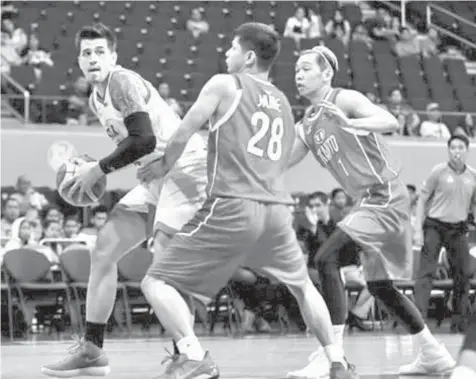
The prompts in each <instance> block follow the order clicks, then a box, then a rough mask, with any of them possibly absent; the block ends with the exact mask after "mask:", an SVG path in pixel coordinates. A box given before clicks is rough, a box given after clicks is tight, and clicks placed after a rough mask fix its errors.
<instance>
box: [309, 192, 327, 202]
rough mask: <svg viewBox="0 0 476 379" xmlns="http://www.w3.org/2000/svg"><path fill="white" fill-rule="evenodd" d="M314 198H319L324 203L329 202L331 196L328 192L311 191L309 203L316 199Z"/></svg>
mask: <svg viewBox="0 0 476 379" xmlns="http://www.w3.org/2000/svg"><path fill="white" fill-rule="evenodd" d="M314 199H319V200H320V201H321V202H322V204H324V205H325V204H327V203H328V202H329V196H327V194H326V193H325V192H322V191H316V192H313V193H311V194H310V195H309V196H308V198H307V203H308V204H309V203H310V202H311V200H314Z"/></svg>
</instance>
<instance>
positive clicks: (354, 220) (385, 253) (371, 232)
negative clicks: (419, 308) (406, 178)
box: [338, 180, 413, 281]
mask: <svg viewBox="0 0 476 379" xmlns="http://www.w3.org/2000/svg"><path fill="white" fill-rule="evenodd" d="M338 226H339V227H340V228H341V229H342V230H343V231H344V232H345V233H346V234H347V235H348V236H349V237H350V238H352V239H353V240H354V241H355V242H356V243H357V244H358V245H359V246H360V247H361V248H362V250H363V254H362V265H363V267H364V273H365V278H366V280H368V281H372V280H389V279H390V280H404V279H410V278H411V276H412V269H413V252H412V228H411V223H410V198H409V195H408V192H407V189H406V187H405V186H404V184H403V183H401V182H400V181H399V180H394V181H391V182H387V183H384V184H382V185H378V186H374V187H373V188H372V189H370V190H369V191H368V193H367V194H366V196H365V197H363V198H361V199H360V200H359V201H358V202H357V204H356V206H355V207H354V208H353V209H352V210H351V211H350V213H349V214H348V215H347V216H346V217H345V218H344V219H343V220H342V221H341V222H340V223H339V224H338Z"/></svg>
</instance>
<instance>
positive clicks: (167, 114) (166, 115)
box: [89, 66, 206, 165]
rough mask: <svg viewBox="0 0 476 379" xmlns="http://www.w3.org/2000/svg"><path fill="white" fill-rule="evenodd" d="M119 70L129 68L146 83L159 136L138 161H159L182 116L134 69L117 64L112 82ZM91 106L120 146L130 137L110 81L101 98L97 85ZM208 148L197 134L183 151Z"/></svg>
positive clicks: (148, 98) (91, 98)
mask: <svg viewBox="0 0 476 379" xmlns="http://www.w3.org/2000/svg"><path fill="white" fill-rule="evenodd" d="M118 71H128V72H130V73H133V74H134V75H137V76H139V77H140V78H141V80H142V81H143V82H144V85H145V86H146V88H147V90H148V92H149V93H148V96H147V102H146V106H147V112H148V113H149V117H150V121H151V123H152V129H153V131H154V135H155V137H156V139H157V144H156V147H155V150H154V152H152V153H151V154H148V155H146V156H145V157H142V158H141V159H140V160H139V161H137V162H136V164H140V165H142V164H146V163H148V162H150V161H153V160H157V159H159V158H161V157H162V156H163V155H164V150H165V147H166V145H167V141H168V140H169V139H170V137H171V136H172V134H173V133H174V132H175V131H176V130H177V128H178V127H179V125H180V122H181V120H180V117H179V116H178V115H177V114H176V113H175V112H174V111H173V109H172V108H171V107H170V106H169V105H168V104H167V103H166V102H165V100H164V99H162V97H161V96H160V95H159V93H158V92H157V90H156V89H155V88H154V86H153V85H152V84H151V83H150V82H148V81H147V80H145V79H144V78H142V77H141V76H140V75H139V74H137V73H135V72H134V71H131V70H127V69H125V68H123V67H121V66H116V67H115V68H114V69H113V71H112V72H111V74H110V75H109V79H108V80H109V81H110V80H111V77H112V75H113V74H114V73H115V72H118ZM89 101H90V105H91V108H92V109H93V110H94V112H95V113H96V115H97V117H98V118H99V121H100V122H101V125H102V126H103V127H104V129H105V131H106V133H107V135H108V136H109V137H110V138H111V139H112V140H113V141H114V142H115V143H116V144H117V145H118V144H119V143H121V142H122V141H123V140H124V139H125V138H126V137H127V136H128V130H127V127H126V125H125V124H124V120H123V116H122V114H121V112H119V111H118V110H117V109H116V108H114V105H113V104H112V101H111V95H110V92H109V82H108V84H107V86H106V91H105V98H104V100H101V99H99V98H98V93H97V89H96V88H94V89H93V92H92V94H91V97H90V99H89ZM204 150H206V144H205V141H204V139H203V138H202V137H200V136H199V135H197V134H196V135H194V136H193V137H192V138H191V139H190V142H189V143H188V144H187V147H186V149H185V151H184V154H186V153H191V152H196V151H204Z"/></svg>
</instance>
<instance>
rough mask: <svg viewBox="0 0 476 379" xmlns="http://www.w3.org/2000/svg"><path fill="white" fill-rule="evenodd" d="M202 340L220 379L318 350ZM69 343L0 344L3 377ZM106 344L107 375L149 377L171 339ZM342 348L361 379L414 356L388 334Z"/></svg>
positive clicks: (273, 367)
mask: <svg viewBox="0 0 476 379" xmlns="http://www.w3.org/2000/svg"><path fill="white" fill-rule="evenodd" d="M437 338H438V339H440V340H441V341H442V342H443V343H445V345H446V346H447V347H448V348H449V350H450V352H451V353H452V354H453V355H454V356H456V354H457V352H458V348H459V346H460V343H461V341H462V336H460V335H449V334H441V335H437ZM202 342H203V345H204V347H205V348H206V349H208V350H209V351H210V352H211V354H212V356H213V358H214V360H215V361H216V363H217V364H219V366H220V370H221V378H223V379H280V378H285V377H286V373H287V372H288V371H290V370H293V369H297V368H300V367H302V366H303V365H304V364H306V363H307V357H308V356H309V354H310V353H311V352H313V350H314V349H315V347H316V342H315V340H314V339H313V338H311V337H306V336H303V335H299V336H276V337H274V336H273V337H270V336H258V337H245V338H236V339H234V338H231V337H205V338H203V339H202ZM71 343H72V341H68V340H64V341H46V342H15V343H13V344H10V343H2V347H1V358H2V359H1V378H2V379H36V378H44V376H43V375H42V374H41V373H40V367H41V365H42V364H44V363H49V362H52V361H55V360H57V359H61V358H62V357H64V354H66V349H67V348H68V347H69V346H70V345H71ZM105 346H106V348H107V352H108V355H109V358H110V364H111V368H112V372H111V374H110V375H109V376H108V377H109V378H111V379H152V378H154V377H155V376H157V375H158V374H159V373H161V372H162V370H163V368H162V367H161V361H162V359H163V358H164V357H165V356H166V353H165V350H164V347H167V348H168V349H169V350H171V343H170V341H169V340H167V339H164V338H151V339H115V340H111V339H109V340H107V341H106V343H105ZM345 350H346V355H347V358H348V360H349V361H350V362H352V363H354V364H355V365H356V366H357V368H358V371H359V373H360V377H361V379H397V378H399V375H398V374H397V368H398V366H399V365H400V364H401V363H406V362H409V361H410V360H412V359H413V358H414V357H415V356H416V354H417V353H418V348H417V347H416V346H414V345H413V344H412V340H411V339H410V338H409V337H408V336H404V335H397V334H394V333H392V332H391V331H384V332H367V333H352V334H348V335H346V339H345ZM402 378H403V377H402ZM406 378H411V377H408V376H407V377H406ZM418 378H424V377H422V376H418Z"/></svg>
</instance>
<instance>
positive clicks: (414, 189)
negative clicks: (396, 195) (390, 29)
mask: <svg viewBox="0 0 476 379" xmlns="http://www.w3.org/2000/svg"><path fill="white" fill-rule="evenodd" d="M407 190H409V191H412V192H416V186H415V185H414V184H407Z"/></svg>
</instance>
